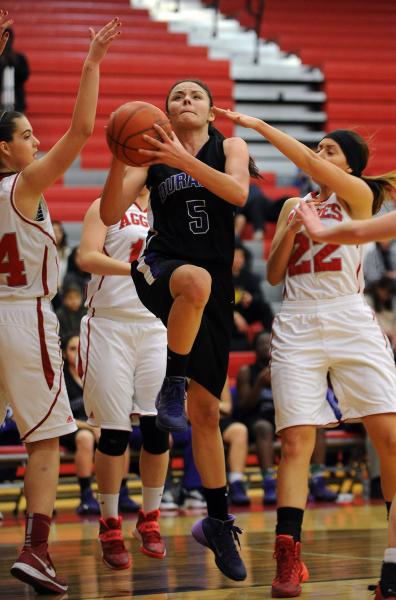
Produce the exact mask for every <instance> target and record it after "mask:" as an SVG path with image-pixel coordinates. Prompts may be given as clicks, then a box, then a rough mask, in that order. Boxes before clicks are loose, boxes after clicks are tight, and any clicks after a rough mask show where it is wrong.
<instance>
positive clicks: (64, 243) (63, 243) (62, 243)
mask: <svg viewBox="0 0 396 600" xmlns="http://www.w3.org/2000/svg"><path fill="white" fill-rule="evenodd" d="M54 225H58V227H59V229H60V230H61V232H62V239H61V241H60V244H59V248H62V249H63V248H65V247H66V246H67V233H66V231H65V228H64V227H63V223H61V221H57V220H56V219H55V220H54V221H52V226H54Z"/></svg>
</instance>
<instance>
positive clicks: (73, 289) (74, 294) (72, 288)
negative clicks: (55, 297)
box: [56, 283, 87, 338]
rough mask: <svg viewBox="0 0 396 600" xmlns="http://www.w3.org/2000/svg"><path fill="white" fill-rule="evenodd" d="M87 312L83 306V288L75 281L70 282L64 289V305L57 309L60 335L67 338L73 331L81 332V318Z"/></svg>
mask: <svg viewBox="0 0 396 600" xmlns="http://www.w3.org/2000/svg"><path fill="white" fill-rule="evenodd" d="M86 313H87V309H86V308H85V307H84V306H83V295H82V291H81V288H80V287H79V286H78V285H77V284H75V283H70V284H69V286H68V287H66V288H65V289H64V291H63V296H62V305H61V307H60V308H59V309H58V310H57V311H56V314H57V317H58V319H59V335H60V337H61V338H66V337H68V336H69V335H71V334H72V333H74V334H75V333H76V332H79V331H80V322H81V319H82V318H83V316H84V315H85V314H86Z"/></svg>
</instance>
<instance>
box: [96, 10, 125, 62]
mask: <svg viewBox="0 0 396 600" xmlns="http://www.w3.org/2000/svg"><path fill="white" fill-rule="evenodd" d="M120 27H121V21H120V19H119V18H118V17H114V19H112V20H111V21H110V22H109V23H107V25H105V26H104V27H102V29H100V30H99V31H98V33H95V30H94V29H93V28H92V27H90V28H89V35H90V37H91V46H90V48H89V52H88V59H89V60H91V61H93V62H95V63H100V61H101V60H102V59H103V57H104V56H105V55H106V52H107V50H108V48H109V46H110V44H111V42H112V41H113V40H114V39H115V38H116V37H117V36H119V35H120V34H121V30H120Z"/></svg>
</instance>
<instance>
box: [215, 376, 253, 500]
mask: <svg viewBox="0 0 396 600" xmlns="http://www.w3.org/2000/svg"><path fill="white" fill-rule="evenodd" d="M219 409H220V431H221V436H222V438H223V442H224V444H225V445H226V448H227V452H226V457H227V467H228V468H227V477H228V497H229V501H230V503H231V504H234V505H235V506H248V505H249V504H250V498H249V496H248V495H247V493H246V488H245V483H244V471H245V466H246V459H247V455H248V449H249V447H248V430H247V427H246V425H244V424H243V423H240V422H238V421H236V420H235V419H234V418H233V404H232V397H231V392H230V387H229V382H228V377H227V379H226V382H225V385H224V388H223V391H222V393H221V396H220V404H219Z"/></svg>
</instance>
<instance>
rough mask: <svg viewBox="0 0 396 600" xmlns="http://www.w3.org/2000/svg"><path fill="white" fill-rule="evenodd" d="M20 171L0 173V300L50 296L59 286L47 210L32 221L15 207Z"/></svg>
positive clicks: (44, 206) (51, 229) (54, 248)
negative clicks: (38, 218)
mask: <svg viewBox="0 0 396 600" xmlns="http://www.w3.org/2000/svg"><path fill="white" fill-rule="evenodd" d="M18 176H19V174H13V175H8V174H7V175H5V176H1V174H0V178H1V179H0V300H11V299H18V298H23V299H25V298H26V299H27V298H41V297H45V296H46V297H49V298H52V297H53V296H54V295H55V294H56V292H57V289H58V258H57V253H56V241H55V235H54V230H53V228H52V224H51V219H50V216H49V212H48V209H47V206H46V204H45V202H44V200H43V199H42V200H41V204H40V206H41V212H42V216H43V220H40V221H32V220H30V219H28V218H26V217H24V216H23V215H22V214H21V213H20V212H19V211H18V209H17V208H16V206H15V201H14V190H15V184H16V182H17V179H18Z"/></svg>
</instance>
